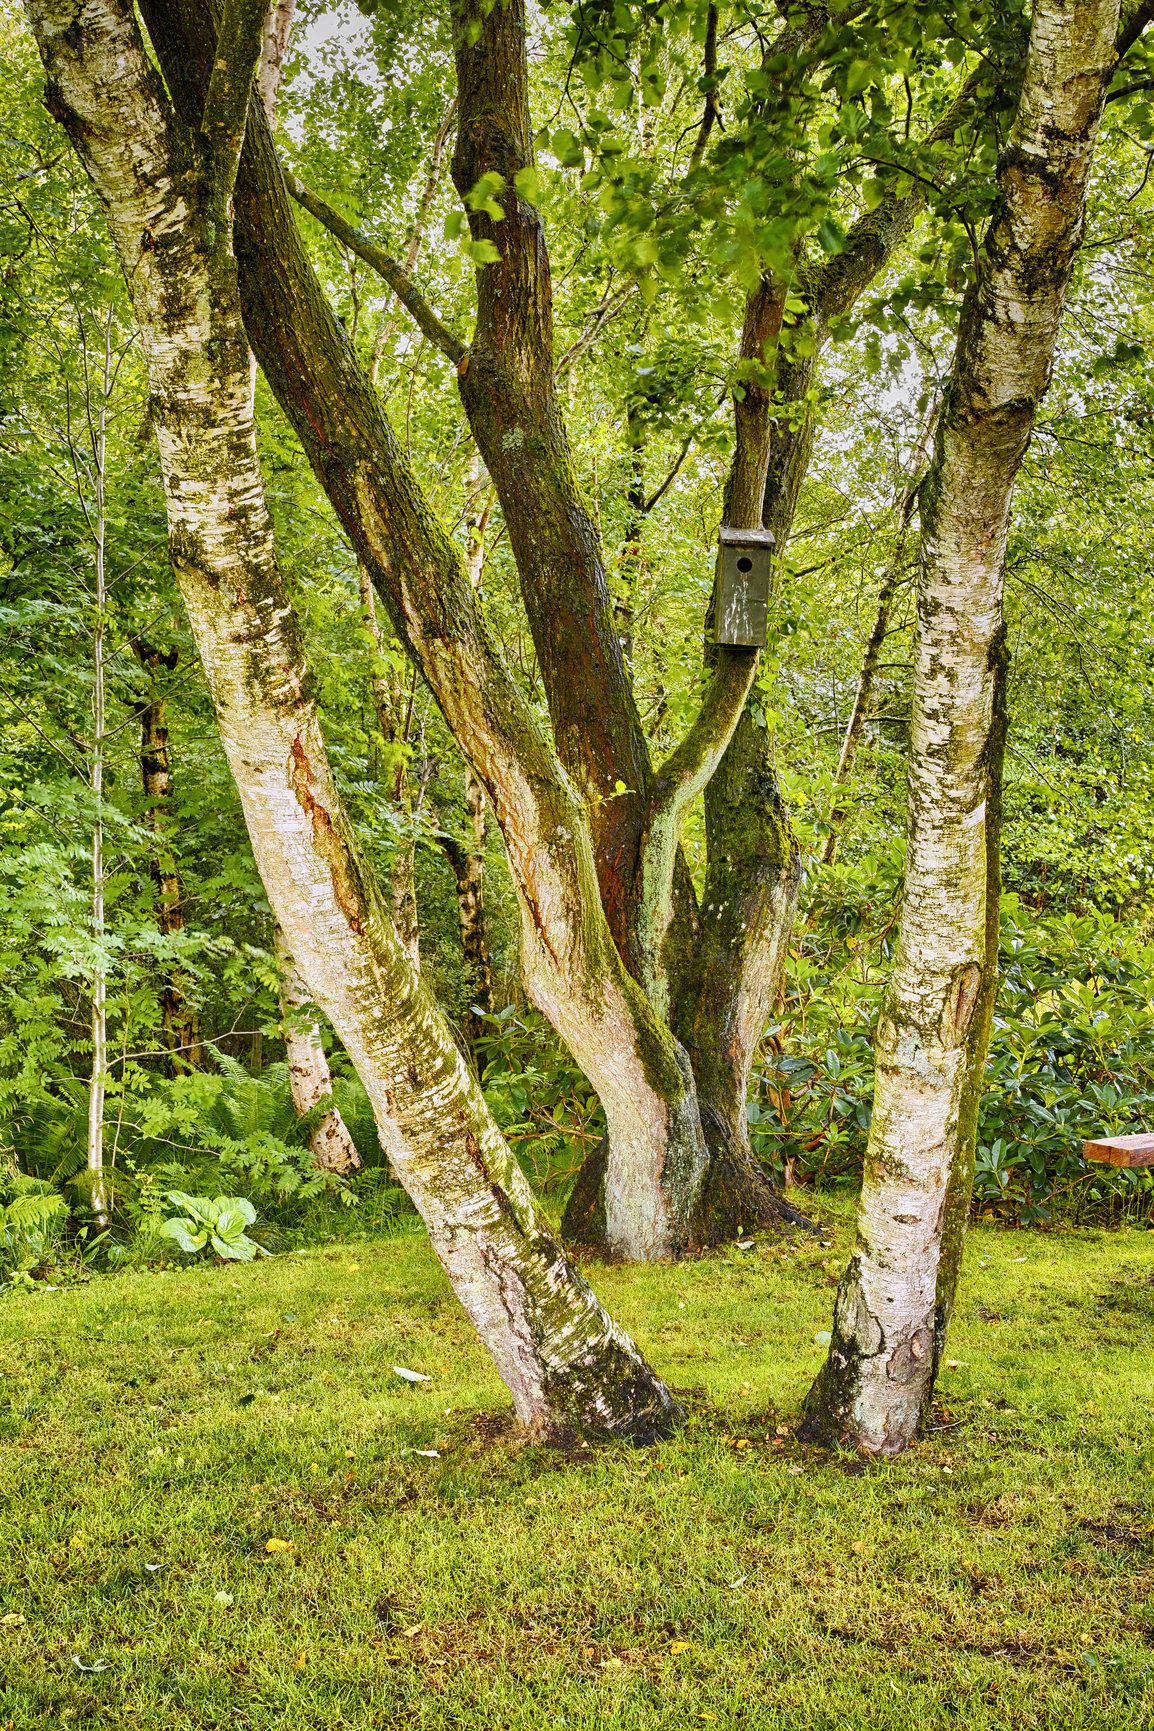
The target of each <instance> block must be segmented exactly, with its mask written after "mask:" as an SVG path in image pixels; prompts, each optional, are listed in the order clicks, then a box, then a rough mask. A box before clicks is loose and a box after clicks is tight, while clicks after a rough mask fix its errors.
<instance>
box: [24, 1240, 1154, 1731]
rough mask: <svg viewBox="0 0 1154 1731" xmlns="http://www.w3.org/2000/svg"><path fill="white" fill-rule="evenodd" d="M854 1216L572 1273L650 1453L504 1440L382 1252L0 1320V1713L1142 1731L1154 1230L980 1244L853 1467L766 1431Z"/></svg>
mask: <svg viewBox="0 0 1154 1731" xmlns="http://www.w3.org/2000/svg"><path fill="white" fill-rule="evenodd" d="M850 1231H851V1229H850V1224H849V1221H848V1218H847V1217H844V1216H841V1215H840V1214H839V1218H838V1219H837V1220H835V1222H834V1224H833V1226H832V1227H831V1234H830V1235H831V1237H832V1239H833V1244H832V1246H831V1247H830V1248H828V1249H823V1248H820V1247H818V1246H816V1245H813V1244H812V1242H807V1243H806V1244H801V1245H798V1246H796V1247H792V1248H787V1249H785V1250H784V1251H783V1250H780V1249H778V1248H776V1247H765V1248H755V1249H753V1250H750V1251H747V1252H742V1251H738V1250H729V1251H725V1252H722V1253H720V1254H718V1255H715V1256H712V1257H709V1258H707V1259H704V1260H702V1261H700V1262H689V1263H685V1264H682V1265H680V1266H678V1267H659V1268H650V1269H640V1270H639V1269H626V1268H613V1269H604V1268H595V1269H594V1270H593V1275H594V1279H595V1283H596V1285H597V1286H598V1289H599V1290H600V1291H601V1292H602V1294H603V1295H604V1297H605V1298H606V1300H607V1302H608V1304H609V1306H610V1308H611V1309H612V1311H613V1313H614V1314H615V1315H616V1316H618V1317H619V1318H620V1319H621V1321H622V1322H623V1323H625V1324H626V1325H627V1326H628V1327H629V1328H630V1329H632V1330H633V1332H634V1333H635V1335H636V1337H637V1338H638V1340H639V1341H640V1342H641V1344H642V1345H643V1347H644V1348H645V1349H646V1351H647V1352H648V1353H649V1355H650V1356H651V1358H652V1360H653V1362H654V1363H655V1364H656V1365H657V1366H658V1367H659V1368H660V1370H661V1371H662V1372H663V1373H664V1374H665V1375H666V1376H667V1377H668V1378H669V1380H670V1381H671V1382H672V1383H674V1384H675V1385H676V1386H678V1387H679V1388H681V1389H687V1390H692V1391H694V1392H693V1393H692V1395H691V1397H690V1400H691V1406H692V1413H691V1419H690V1422H689V1425H688V1427H687V1428H686V1430H685V1431H684V1432H683V1433H682V1434H681V1435H679V1436H678V1437H677V1438H676V1439H675V1440H673V1441H672V1442H669V1443H667V1444H663V1445H661V1446H660V1447H657V1448H654V1449H651V1450H632V1449H629V1448H625V1447H621V1448H609V1449H588V1450H578V1451H575V1452H574V1453H573V1454H571V1455H564V1454H552V1453H550V1452H548V1451H546V1450H543V1449H539V1448H536V1447H522V1446H519V1444H518V1441H517V1439H516V1437H515V1435H514V1434H513V1432H512V1431H511V1428H510V1427H509V1426H508V1424H507V1423H506V1422H505V1421H504V1418H503V1415H504V1413H505V1412H506V1410H507V1402H506V1401H505V1400H504V1399H503V1398H502V1395H503V1391H502V1389H501V1386H500V1384H499V1383H498V1381H497V1379H496V1377H495V1375H494V1374H493V1372H492V1371H491V1369H490V1368H489V1365H488V1363H487V1361H486V1359H485V1357H484V1354H483V1353H482V1351H481V1349H480V1348H479V1347H478V1345H477V1344H476V1342H475V1340H474V1339H473V1338H472V1337H471V1334H470V1331H469V1329H468V1327H467V1326H466V1324H465V1321H464V1318H463V1316H462V1314H461V1313H460V1311H459V1310H458V1308H457V1306H456V1304H455V1302H454V1300H453V1299H452V1296H451V1294H450V1292H449V1290H448V1287H447V1283H446V1282H445V1280H444V1278H443V1276H442V1275H441V1272H440V1270H439V1269H438V1267H437V1266H436V1264H435V1262H434V1260H433V1258H432V1256H431V1254H430V1252H429V1250H428V1248H427V1246H426V1244H425V1243H424V1241H423V1240H422V1239H420V1238H418V1237H416V1236H409V1237H406V1236H398V1237H393V1238H389V1239H365V1240H362V1241H360V1242H351V1243H345V1244H343V1245H330V1246H327V1247H323V1248H318V1249H316V1250H313V1251H311V1252H310V1253H308V1254H306V1255H301V1254H288V1255H284V1256H281V1257H277V1258H275V1259H271V1260H268V1261H264V1262H261V1263H258V1264H257V1265H255V1266H254V1267H250V1268H239V1269H238V1268H236V1267H210V1266H204V1267H199V1268H193V1269H188V1270H185V1271H181V1272H177V1273H168V1274H149V1273H140V1274H129V1275H124V1276H121V1277H118V1278H110V1279H97V1280H95V1281H93V1282H92V1283H91V1284H90V1285H88V1286H86V1287H83V1288H78V1289H70V1290H62V1291H59V1292H45V1291H38V1292H35V1293H32V1294H29V1295H27V1296H13V1297H11V1298H9V1299H8V1300H5V1301H3V1303H2V1304H0V1368H2V1370H3V1384H2V1389H3V1412H2V1421H0V1470H2V1473H3V1479H2V1483H3V1509H2V1513H0V1726H3V1727H5V1728H10V1731H24V1728H25V1727H36V1728H37V1731H41V1728H43V1727H49V1726H58V1725H69V1726H72V1725H75V1726H81V1725H83V1726H105V1725H107V1726H112V1725H115V1726H117V1727H121V1728H123V1727H125V1726H132V1725H145V1724H148V1725H153V1726H160V1725H163V1726H164V1727H166V1728H172V1731H184V1728H186V1727H202V1726H206V1727H207V1726H217V1725H221V1726H224V1725H228V1726H244V1727H251V1728H253V1731H257V1728H261V1731H263V1728H264V1727H271V1726H273V1725H284V1726H288V1727H292V1728H293V1731H297V1728H306V1727H313V1726H317V1727H321V1726H324V1727H336V1726H344V1727H355V1728H358V1731H359V1728H360V1727H370V1726H386V1727H393V1726H397V1727H400V1726H406V1727H408V1726H429V1727H465V1726H468V1727H477V1726H481V1727H486V1728H505V1727H508V1728H510V1731H511V1728H513V1727H517V1728H522V1727H523V1728H525V1731H530V1728H532V1731H552V1728H553V1727H566V1728H570V1731H576V1728H580V1731H585V1728H588V1731H593V1728H594V1727H596V1728H597V1731H617V1728H621V1731H625V1728H634V1727H636V1728H638V1731H640V1727H643V1726H644V1727H646V1728H650V1727H674V1726H676V1727H682V1726H693V1725H716V1726H718V1727H726V1726H729V1727H738V1726H740V1727H757V1728H759V1731H760V1728H763V1727H766V1728H769V1727H778V1726H789V1727H798V1728H801V1727H805V1728H807V1731H808V1728H811V1727H813V1728H823V1727H829V1728H831V1731H833V1728H835V1727H836V1728H838V1731H842V1728H850V1727H853V1728H856V1727H859V1726H860V1727H863V1728H865V1727H868V1728H870V1731H881V1728H885V1727H907V1726H908V1727H913V1726H915V1725H916V1726H938V1725H942V1726H945V1725H966V1726H968V1727H969V1726H976V1727H981V1726H998V1727H1002V1726H1007V1727H1009V1726H1013V1727H1019V1726H1021V1727H1025V1726H1039V1727H1043V1726H1045V1727H1050V1726H1062V1727H1063V1728H1065V1727H1081V1726H1109V1727H1111V1731H1118V1728H1120V1727H1128V1726H1135V1727H1136V1726H1139V1725H1142V1726H1145V1725H1149V1724H1150V1723H1151V1722H1152V1720H1154V1493H1152V1486H1151V1467H1152V1466H1154V1360H1152V1356H1151V1350H1150V1348H1151V1340H1152V1338H1154V1237H1151V1236H1150V1235H1149V1234H1147V1233H1141V1232H1133V1231H1131V1232H1128V1231H1122V1232H1112V1233H1106V1232H1076V1233H1066V1234H1062V1235H1058V1234H1040V1233H1024V1232H1009V1231H1005V1230H1001V1229H998V1228H994V1227H985V1226H983V1227H979V1228H976V1229H975V1230H974V1231H973V1232H972V1234H971V1237H970V1242H969V1248H968V1252H967V1258H966V1271H965V1275H964V1277H963V1284H962V1294H961V1299H960V1304H959V1310H958V1317H957V1322H956V1325H955V1329H954V1332H953V1336H952V1340H951V1347H950V1352H951V1358H952V1359H953V1360H956V1361H959V1362H954V1363H951V1365H950V1367H949V1368H948V1369H947V1370H946V1372H945V1374H944V1377H943V1382H942V1389H941V1394H942V1405H943V1409H944V1411H943V1413H942V1415H941V1417H942V1422H943V1423H945V1424H950V1425H952V1426H953V1427H954V1428H950V1429H942V1430H940V1431H938V1432H936V1433H935V1434H933V1435H932V1436H930V1437H928V1438H927V1439H926V1440H925V1441H924V1442H922V1443H920V1444H919V1446H918V1447H917V1448H916V1449H915V1450H914V1451H913V1452H912V1453H911V1454H910V1455H909V1456H907V1457H906V1458H905V1459H903V1460H901V1461H898V1462H896V1463H894V1464H889V1465H883V1464H867V1463H864V1462H861V1461H858V1460H856V1459H854V1458H852V1457H850V1456H848V1455H846V1456H836V1455H835V1456H830V1455H829V1454H826V1453H822V1452H819V1451H812V1450H808V1451H807V1450H804V1449H801V1448H799V1447H798V1446H797V1445H796V1444H794V1443H793V1442H792V1440H790V1438H789V1437H788V1436H786V1437H780V1436H779V1435H778V1426H779V1424H781V1425H785V1424H788V1422H789V1421H790V1420H791V1419H795V1418H796V1416H797V1415H798V1412H799V1409H800V1405H801V1401H802V1399H803V1398H804V1395H805V1393H806V1390H807V1388H808V1386H809V1382H810V1379H811V1377H812V1376H813V1374H814V1372H815V1371H816V1369H817V1367H818V1364H819V1362H820V1358H821V1351H822V1348H821V1347H820V1346H818V1345H815V1344H814V1338H813V1337H814V1334H815V1332H817V1331H820V1330H822V1329H825V1328H827V1327H828V1326H829V1317H830V1309H831V1302H832V1297H833V1290H834V1278H835V1276H836V1273H837V1270H838V1266H839V1264H840V1261H841V1260H842V1258H843V1257H844V1254H845V1251H846V1249H847V1247H848V1245H849V1242H850ZM394 1364H399V1365H402V1366H405V1367H407V1368H410V1369H413V1370H417V1371H421V1372H423V1373H425V1374H427V1375H428V1376H429V1377H430V1378H431V1380H430V1381H429V1382H428V1383H421V1384H417V1385H408V1384H406V1383H404V1382H403V1381H402V1380H401V1379H400V1378H398V1377H397V1376H395V1375H394V1373H393V1370H392V1366H393V1365H394ZM947 1411H948V1415H949V1416H948V1418H947V1417H946V1416H945V1413H946V1412H947ZM422 1449H425V1450H428V1449H437V1450H438V1451H439V1455H438V1456H436V1457H433V1456H430V1455H423V1454H420V1453H418V1452H415V1451H419V1450H422ZM270 1539H276V1540H282V1541H285V1542H291V1548H290V1549H287V1550H274V1551H272V1552H270V1551H269V1550H268V1549H267V1546H268V1541H269V1540H270ZM77 1661H79V1664H78V1663H77ZM81 1664H82V1665H84V1666H86V1667H91V1669H86V1670H81V1669H80V1665H81Z"/></svg>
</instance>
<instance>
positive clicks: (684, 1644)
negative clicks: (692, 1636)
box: [669, 1641, 693, 1653]
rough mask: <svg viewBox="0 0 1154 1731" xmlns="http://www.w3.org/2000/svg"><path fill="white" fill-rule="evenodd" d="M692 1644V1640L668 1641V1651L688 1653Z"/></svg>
mask: <svg viewBox="0 0 1154 1731" xmlns="http://www.w3.org/2000/svg"><path fill="white" fill-rule="evenodd" d="M692 1645H693V1642H692V1641H670V1643H669V1651H670V1652H671V1653H688V1651H689V1649H690V1648H691V1647H692Z"/></svg>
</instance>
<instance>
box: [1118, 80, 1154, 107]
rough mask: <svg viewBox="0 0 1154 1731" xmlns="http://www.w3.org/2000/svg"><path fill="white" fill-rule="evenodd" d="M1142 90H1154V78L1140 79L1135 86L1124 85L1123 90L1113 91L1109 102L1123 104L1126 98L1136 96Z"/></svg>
mask: <svg viewBox="0 0 1154 1731" xmlns="http://www.w3.org/2000/svg"><path fill="white" fill-rule="evenodd" d="M1140 90H1154V78H1139V79H1138V81H1137V83H1135V84H1124V85H1123V86H1122V88H1121V90H1111V92H1110V94H1109V95H1108V96H1107V98H1106V101H1107V102H1121V100H1122V98H1123V97H1124V96H1135V95H1137V93H1138V91H1140Z"/></svg>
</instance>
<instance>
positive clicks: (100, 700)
mask: <svg viewBox="0 0 1154 1731" xmlns="http://www.w3.org/2000/svg"><path fill="white" fill-rule="evenodd" d="M86 384H87V381H86ZM111 389H112V311H111V308H110V309H109V312H108V317H107V319H106V321H105V327H104V365H103V370H102V373H101V379H100V407H99V409H98V411H97V416H96V425H95V428H94V430H93V438H92V473H93V480H94V482H95V499H94V504H93V512H92V517H91V520H90V521H91V528H92V532H93V543H94V547H93V565H94V570H95V577H96V622H95V625H94V627H93V632H92V798H93V801H94V802H95V808H96V809H95V813H94V815H93V821H92V936H93V939H94V941H95V944H96V946H97V953H96V962H95V967H94V971H93V979H92V1074H91V1077H90V1079H89V1083H88V1153H87V1165H88V1174H89V1180H90V1183H91V1196H92V1212H93V1214H94V1216H95V1218H96V1224H97V1225H98V1226H99V1227H101V1228H102V1229H103V1228H104V1227H106V1226H108V1225H109V1224H110V1223H111V1219H112V1195H111V1191H110V1188H109V1184H108V1180H107V1177H106V1174H105V1171H104V1096H105V1090H106V1087H107V1084H108V980H107V975H106V971H105V966H104V959H103V945H104V816H103V811H102V801H103V798H104V735H105V714H104V632H105V608H106V606H107V603H108V596H107V593H106V586H105V569H104V541H105V531H106V528H107V506H106V501H105V469H106V466H107V458H108V397H109V393H110V391H111ZM90 401H91V399H90ZM89 425H90V426H91V425H92V423H91V421H90V422H89Z"/></svg>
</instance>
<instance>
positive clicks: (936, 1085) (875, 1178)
mask: <svg viewBox="0 0 1154 1731" xmlns="http://www.w3.org/2000/svg"><path fill="white" fill-rule="evenodd" d="M1117 30H1118V0H1035V5H1034V12H1033V23H1032V29H1031V37H1030V50H1029V56H1028V60H1027V65H1026V72H1025V78H1024V82H1023V87H1022V95H1021V99H1020V102H1019V107H1018V114H1017V118H1016V120H1015V122H1014V126H1013V128H1012V130H1011V133H1010V137H1009V140H1008V142H1007V146H1006V149H1005V152H1004V155H1003V157H1002V160H1001V163H1000V165H999V169H998V182H999V189H1000V192H1001V203H1000V208H999V210H998V211H997V213H996V215H995V217H994V219H993V222H992V224H991V226H990V229H989V231H988V233H987V236H986V240H985V244H984V247H983V249H982V253H981V258H980V263H979V269H978V275H977V280H976V282H975V284H974V286H973V287H972V288H971V289H970V291H969V292H968V294H967V295H966V299H965V302H964V305H963V308H962V319H961V327H960V330H959V334H958V343H957V349H956V352H955V357H954V367H953V375H952V379H951V383H950V387H949V391H948V395H947V399H946V403H945V406H944V408H943V411H942V419H941V425H940V427H939V431H938V436H937V443H936V448H935V452H934V460H933V464H932V466H931V469H930V472H929V476H928V478H927V484H926V488H925V491H924V496H923V505H922V550H921V569H920V575H919V584H918V621H917V636H916V641H915V651H914V708H913V719H912V726H911V740H910V783H909V815H908V827H907V852H906V878H905V886H906V887H905V897H904V900H903V904H902V913H901V923H900V928H899V936H898V946H897V954H896V957H895V962H894V972H893V977H892V979H891V982H890V986H889V989H888V992H887V995H886V999H885V1002H884V1004H883V1007H882V1013H881V1019H880V1022H879V1025H878V1032H877V1038H876V1041H875V1053H876V1063H877V1084H876V1093H875V1101H874V1111H873V1119H872V1122H871V1125H870V1136H869V1146H868V1150H867V1154H866V1166H865V1178H864V1184H863V1189H862V1199H861V1206H860V1211H859V1215H858V1242H857V1249H856V1251H855V1253H854V1255H853V1256H852V1257H851V1258H850V1262H849V1265H848V1267H847V1269H846V1272H845V1275H844V1276H843V1279H842V1283H841V1287H840V1289H839V1292H838V1299H837V1306H836V1310H835V1315H834V1327H833V1339H832V1343H831V1346H830V1351H829V1357H828V1359H827V1361H826V1365H825V1368H824V1370H823V1371H822V1374H821V1376H820V1377H819V1378H818V1380H817V1382H816V1383H815V1385H814V1387H813V1389H812V1391H811V1393H810V1397H809V1404H808V1410H809V1414H810V1420H811V1425H812V1427H813V1428H814V1429H817V1430H823V1431H825V1432H826V1433H828V1434H831V1435H834V1436H838V1437H842V1438H845V1439H846V1440H848V1441H850V1442H852V1443H854V1444H856V1445H857V1446H858V1447H859V1448H861V1449H863V1450H865V1451H866V1452H868V1453H872V1454H885V1455H892V1454H897V1453H900V1452H901V1451H902V1450H903V1449H905V1448H907V1447H908V1446H909V1444H910V1442H911V1441H912V1439H913V1437H914V1435H915V1432H916V1430H917V1427H918V1425H919V1423H920V1421H921V1419H922V1416H923V1414H924V1413H925V1411H926V1407H927V1403H928V1401H929V1399H930V1396H931V1393H932V1388H933V1374H934V1368H935V1365H936V1363H937V1362H938V1360H939V1359H940V1353H941V1345H942V1340H943V1338H944V1336H943V1327H944V1322H945V1321H946V1320H947V1319H948V1311H949V1307H950V1305H951V1304H952V1297H953V1282H954V1280H956V1274H957V1261H958V1258H959V1256H960V1237H961V1231H962V1228H963V1226H964V1221H965V1218H966V1214H967V1212H968V1206H969V1185H970V1174H971V1170H972V1160H973V1137H974V1134H975V1130H976V1121H977V1103H978V1093H979V1090H980V1087H981V1075H982V1070H983V1067H984V1063H985V1056H986V1042H987V1039H988V1035H989V1009H990V1008H991V1007H992V998H993V992H994V977H995V972H996V968H997V923H996V918H994V917H993V916H992V914H991V908H990V899H991V898H990V895H989V888H990V886H989V879H988V861H987V848H988V837H989V809H988V808H989V802H990V799H991V796H992V795H993V794H996V792H997V789H996V787H995V786H993V785H992V783H993V781H994V779H995V775H996V771H997V769H998V767H999V762H998V760H999V757H1000V735H1001V731H1002V727H1001V722H1000V719H999V717H998V714H997V711H996V708H995V695H996V691H997V688H998V683H999V675H1000V669H1001V666H1002V655H1003V654H1004V650H1003V647H1002V622H1001V609H1002V583H1003V563H1004V559H1005V550H1006V537H1007V531H1008V525H1009V518H1010V503H1011V496H1012V490H1013V483H1014V478H1015V475H1016V473H1017V470H1018V466H1019V464H1020V462H1021V459H1022V456H1023V454H1024V452H1025V449H1026V445H1027V443H1028V441H1029V437H1030V431H1031V428H1032V426H1033V422H1034V417H1035V414H1036V412H1037V407H1038V403H1039V402H1040V400H1041V397H1042V395H1043V393H1044V391H1045V389H1046V385H1047V383H1048V380H1049V375H1050V368H1051V365H1052V362H1053V355H1054V349H1055V344H1056V342H1057V336H1058V327H1059V323H1060V320H1061V315H1062V308H1063V303H1064V299H1065V292H1066V286H1067V283H1068V281H1069V276H1070V271H1071V268H1072V265H1073V259H1074V254H1075V251H1076V248H1077V244H1078V241H1079V238H1080V234H1081V227H1082V211H1083V204H1084V200H1085V192H1086V184H1087V180H1088V176H1089V171H1090V164H1091V160H1092V157H1093V148H1094V141H1095V138H1096V135H1097V130H1098V122H1099V118H1100V115H1101V110H1102V103H1103V100H1104V97H1105V92H1106V87H1107V85H1108V83H1109V79H1110V76H1111V74H1112V71H1113V67H1114V64H1115V59H1116V53H1115V38H1116V36H1117ZM947 1228H948V1230H949V1233H950V1235H951V1250H950V1255H949V1257H948V1259H947V1267H946V1270H945V1275H946V1279H945V1282H944V1285H945V1287H946V1289H947V1290H946V1291H945V1292H943V1294H942V1297H941V1299H939V1279H940V1277H941V1276H942V1274H943V1268H942V1247H943V1233H944V1231H946V1230H947Z"/></svg>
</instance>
